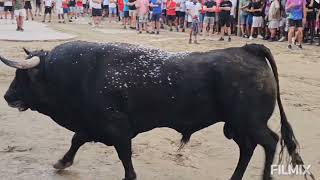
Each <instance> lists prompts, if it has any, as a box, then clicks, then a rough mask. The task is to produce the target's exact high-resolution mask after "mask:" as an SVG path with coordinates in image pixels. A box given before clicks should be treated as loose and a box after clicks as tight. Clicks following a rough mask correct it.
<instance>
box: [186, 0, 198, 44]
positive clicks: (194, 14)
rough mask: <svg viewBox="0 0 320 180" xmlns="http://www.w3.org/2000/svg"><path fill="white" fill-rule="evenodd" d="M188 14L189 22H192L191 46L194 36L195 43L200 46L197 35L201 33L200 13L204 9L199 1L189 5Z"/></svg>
mask: <svg viewBox="0 0 320 180" xmlns="http://www.w3.org/2000/svg"><path fill="white" fill-rule="evenodd" d="M186 9H187V12H188V22H191V23H192V25H191V30H190V38H189V44H191V43H192V35H193V36H194V43H195V44H199V43H198V41H197V35H198V33H199V25H200V22H199V21H200V19H199V17H200V11H201V9H202V5H201V4H200V3H199V2H198V0H192V2H190V3H187V7H186Z"/></svg>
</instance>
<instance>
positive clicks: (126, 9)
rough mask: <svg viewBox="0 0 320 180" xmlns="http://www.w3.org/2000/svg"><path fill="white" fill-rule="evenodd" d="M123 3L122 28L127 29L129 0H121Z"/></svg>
mask: <svg viewBox="0 0 320 180" xmlns="http://www.w3.org/2000/svg"><path fill="white" fill-rule="evenodd" d="M123 2H124V3H123V4H124V7H123V17H124V20H123V23H124V26H123V28H124V29H127V24H128V23H129V19H130V16H129V6H128V4H129V0H123Z"/></svg>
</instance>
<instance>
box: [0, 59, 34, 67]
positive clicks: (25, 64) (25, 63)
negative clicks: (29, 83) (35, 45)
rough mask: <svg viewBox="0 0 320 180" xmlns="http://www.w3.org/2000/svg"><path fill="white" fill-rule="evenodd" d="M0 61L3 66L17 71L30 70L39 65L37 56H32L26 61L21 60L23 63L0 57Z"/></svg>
mask: <svg viewBox="0 0 320 180" xmlns="http://www.w3.org/2000/svg"><path fill="white" fill-rule="evenodd" d="M0 60H1V61H2V62H3V63H4V64H6V65H8V66H10V67H13V68H17V69H30V68H33V67H36V66H37V65H38V64H39V63H40V58H39V57H37V56H34V57H32V58H30V59H28V60H23V61H12V60H9V59H6V58H4V57H2V56H0Z"/></svg>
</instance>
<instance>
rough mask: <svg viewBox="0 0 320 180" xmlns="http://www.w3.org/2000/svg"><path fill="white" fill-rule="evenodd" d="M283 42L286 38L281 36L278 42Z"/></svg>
mask: <svg viewBox="0 0 320 180" xmlns="http://www.w3.org/2000/svg"><path fill="white" fill-rule="evenodd" d="M285 40H286V37H284V36H282V37H281V38H280V39H279V40H278V41H279V42H283V41H285Z"/></svg>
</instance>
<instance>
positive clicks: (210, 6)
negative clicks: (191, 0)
mask: <svg viewBox="0 0 320 180" xmlns="http://www.w3.org/2000/svg"><path fill="white" fill-rule="evenodd" d="M216 5H217V4H216V2H215V1H213V0H207V1H206V2H205V3H204V6H203V10H204V11H205V12H206V13H205V15H204V20H203V26H204V27H208V26H209V29H207V28H206V29H205V31H206V33H204V35H203V37H204V38H205V36H208V37H209V36H210V34H211V33H210V32H209V31H210V30H211V31H212V30H213V26H214V16H215V12H214V11H215V9H216Z"/></svg>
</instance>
